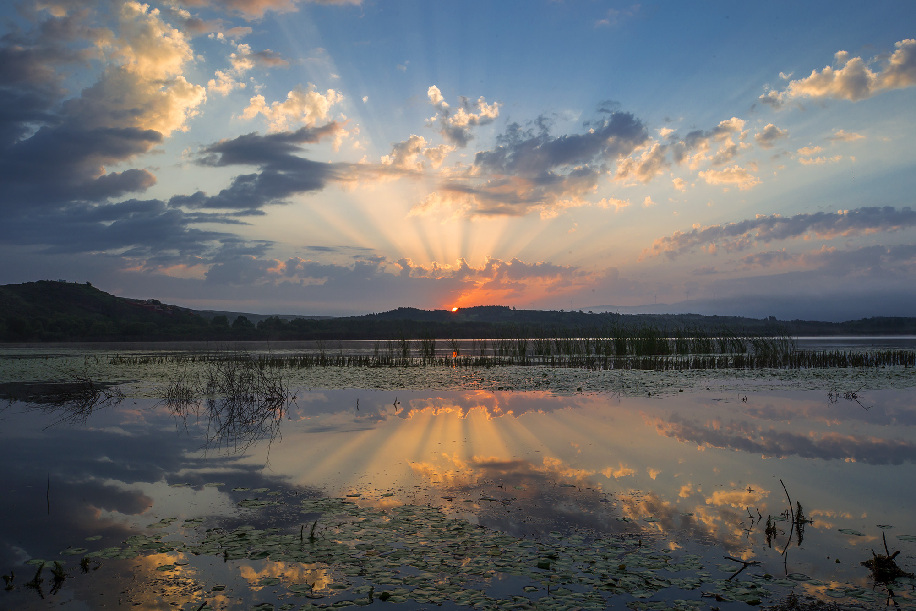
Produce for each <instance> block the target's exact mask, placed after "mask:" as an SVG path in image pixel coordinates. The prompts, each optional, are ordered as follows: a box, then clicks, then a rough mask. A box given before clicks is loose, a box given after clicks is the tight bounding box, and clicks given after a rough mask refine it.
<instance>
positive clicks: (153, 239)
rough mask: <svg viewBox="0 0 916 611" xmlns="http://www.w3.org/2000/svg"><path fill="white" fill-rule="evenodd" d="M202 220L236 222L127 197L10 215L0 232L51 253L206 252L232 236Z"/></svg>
mask: <svg viewBox="0 0 916 611" xmlns="http://www.w3.org/2000/svg"><path fill="white" fill-rule="evenodd" d="M199 222H211V223H221V222H228V223H234V222H235V221H234V220H233V219H224V218H223V217H221V216H219V215H211V216H208V217H201V216H199V215H189V214H187V213H185V212H182V211H181V210H177V209H174V208H169V207H168V206H167V205H166V204H165V203H164V202H161V201H159V200H145V201H141V200H128V201H124V202H120V203H117V204H107V205H90V204H84V205H71V206H68V207H67V208H65V209H62V210H48V211H45V212H39V213H35V214H33V215H31V216H30V217H27V218H24V217H20V218H13V219H8V220H7V222H6V223H4V225H3V228H2V229H0V236H2V238H3V240H4V241H5V242H6V243H8V244H21V245H41V246H43V248H44V249H43V252H46V253H61V254H71V253H84V252H107V251H123V254H124V255H125V256H133V257H144V258H148V259H150V260H155V259H156V258H158V257H179V258H181V259H183V260H185V261H187V260H188V259H197V258H199V257H204V256H207V255H208V254H209V253H212V251H213V244H212V243H214V242H218V241H220V240H226V239H231V236H230V234H227V233H222V232H215V231H205V230H201V229H196V228H194V227H193V226H192V225H193V224H195V223H199Z"/></svg>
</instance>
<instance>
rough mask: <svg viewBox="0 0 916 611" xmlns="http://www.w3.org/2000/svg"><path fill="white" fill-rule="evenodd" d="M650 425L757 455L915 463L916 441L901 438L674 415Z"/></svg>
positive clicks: (676, 436)
mask: <svg viewBox="0 0 916 611" xmlns="http://www.w3.org/2000/svg"><path fill="white" fill-rule="evenodd" d="M654 424H655V428H656V430H657V431H658V432H659V434H661V435H664V436H665V437H672V438H674V439H677V440H678V441H681V442H686V443H695V444H698V445H701V446H710V447H714V448H722V449H728V450H737V451H741V452H748V453H751V454H761V455H763V456H765V457H769V458H785V457H787V456H799V457H801V458H819V459H822V460H853V461H855V462H861V463H866V464H873V465H899V464H902V463H905V462H916V444H914V443H913V442H911V441H907V440H904V439H879V438H877V437H872V436H863V435H843V434H840V433H833V432H828V433H820V434H796V433H791V432H788V431H778V430H775V429H772V428H767V429H765V428H762V427H759V426H756V425H753V424H750V423H743V422H729V423H724V422H723V423H715V426H713V425H709V426H707V425H703V424H699V423H696V422H691V421H688V420H686V419H683V418H680V417H678V416H672V417H670V418H669V419H668V420H661V419H659V420H656V421H655V423H654Z"/></svg>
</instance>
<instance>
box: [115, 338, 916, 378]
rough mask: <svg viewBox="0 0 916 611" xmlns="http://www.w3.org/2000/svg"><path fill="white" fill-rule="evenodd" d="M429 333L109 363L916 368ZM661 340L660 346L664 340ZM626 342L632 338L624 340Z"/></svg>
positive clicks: (836, 354) (817, 355)
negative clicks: (439, 345)
mask: <svg viewBox="0 0 916 611" xmlns="http://www.w3.org/2000/svg"><path fill="white" fill-rule="evenodd" d="M433 341H434V340H429V339H424V340H421V342H423V343H421V344H419V349H416V350H414V349H413V346H412V345H411V344H410V343H409V342H407V341H406V340H399V341H397V342H392V343H391V344H392V345H390V346H389V347H388V348H389V349H387V350H381V349H378V348H377V349H375V350H373V352H372V353H371V354H345V353H343V352H338V353H328V352H324V351H319V352H303V353H300V354H283V355H279V354H270V353H266V354H254V355H253V354H249V353H244V352H200V353H194V352H190V353H171V354H166V355H138V356H128V355H116V356H114V357H112V359H111V364H113V365H151V364H154V365H156V364H177V365H181V364H187V365H190V364H195V363H197V364H204V365H212V364H219V363H222V364H226V363H233V362H248V363H250V362H251V361H252V359H253V360H255V361H256V362H257V363H258V366H259V367H261V368H266V369H267V370H277V369H308V368H314V367H369V368H377V367H463V368H490V367H505V366H547V367H556V368H563V367H568V368H580V369H592V370H610V369H620V370H644V371H683V370H724V369H824V368H869V367H904V368H908V367H916V351H913V350H869V351H841V350H833V351H827V350H798V349H796V348H795V347H794V342H792V341H791V340H788V339H786V338H749V339H746V340H743V341H744V342H745V346H746V350H745V351H744V352H731V353H721V352H715V350H716V348H720V347H733V346H735V341H736V340H734V339H733V340H730V341H729V342H727V343H726V342H720V341H718V340H710V342H709V343H706V344H705V345H703V347H704V348H706V349H709V348H712V351H710V352H706V353H693V352H691V351H690V350H689V349H688V350H687V351H684V347H683V345H679V344H678V343H677V342H678V341H687V342H690V345H691V346H694V345H695V344H694V342H695V341H696V340H695V339H689V338H681V339H680V340H679V339H678V338H674V339H671V338H664V337H662V338H659V337H656V336H652V335H646V336H643V337H642V338H639V339H638V340H637V342H636V343H635V344H633V345H635V346H636V347H638V348H645V347H646V346H647V345H649V344H651V345H653V346H654V348H653V349H652V350H653V351H654V352H655V353H654V354H640V353H638V352H637V351H635V350H634V351H631V352H626V353H622V352H623V351H622V350H620V349H619V348H620V346H619V344H617V343H615V341H614V340H613V339H609V340H608V339H605V340H601V339H589V340H585V339H582V338H553V340H552V341H551V342H550V343H549V345H548V344H547V342H545V341H543V340H542V339H533V340H532V339H527V338H524V339H518V338H516V339H507V338H501V339H500V338H497V339H494V340H492V342H491V349H490V350H486V349H485V348H482V347H481V346H484V345H485V344H477V343H473V344H470V348H468V344H464V345H463V347H464V348H465V349H466V350H465V351H464V352H462V350H461V347H459V346H457V345H454V346H450V347H453V348H454V349H453V350H452V351H451V354H449V355H437V354H435V351H434V350H433V346H432V343H433ZM663 344H664V345H663ZM628 345H630V344H628Z"/></svg>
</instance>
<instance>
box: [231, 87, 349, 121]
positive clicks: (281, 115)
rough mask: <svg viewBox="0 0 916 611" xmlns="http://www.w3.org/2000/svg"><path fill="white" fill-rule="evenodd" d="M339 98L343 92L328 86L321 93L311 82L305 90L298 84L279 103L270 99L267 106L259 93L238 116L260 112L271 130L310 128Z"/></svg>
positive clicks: (327, 115)
mask: <svg viewBox="0 0 916 611" xmlns="http://www.w3.org/2000/svg"><path fill="white" fill-rule="evenodd" d="M342 100H343V95H341V94H340V93H339V92H337V91H335V90H333V89H328V90H327V91H325V92H324V93H323V94H322V93H321V92H319V91H317V89H316V87H315V85H313V84H311V83H309V85H308V87H307V88H305V89H303V88H301V87H299V88H297V89H294V90H293V91H290V92H289V93H288V94H287V95H286V99H285V100H283V101H282V102H272V103H271V104H269V105H268V104H267V101H266V100H265V99H264V96H263V95H261V94H258V95H256V96H254V97H252V98H251V99H250V100H249V103H248V106H247V107H246V108H245V110H244V111H243V112H242V118H243V119H253V118H255V117H256V116H258V115H263V116H264V117H265V118H266V119H267V125H268V128H269V129H270V131H274V132H280V131H284V130H286V129H289V128H290V127H295V126H297V125H304V126H306V127H311V126H313V125H315V124H316V123H318V122H319V121H326V120H327V119H328V117H329V116H330V112H331V107H332V106H333V105H334V104H338V103H340V102H341V101H342Z"/></svg>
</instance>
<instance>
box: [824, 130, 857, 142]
mask: <svg viewBox="0 0 916 611" xmlns="http://www.w3.org/2000/svg"><path fill="white" fill-rule="evenodd" d="M864 138H865V136H863V135H862V134H858V133H856V132H847V131H845V130H842V129H838V130H837V131H835V132H833V135H832V136H828V137H827V140H830V141H831V142H855V141H856V140H863V139H864Z"/></svg>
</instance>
